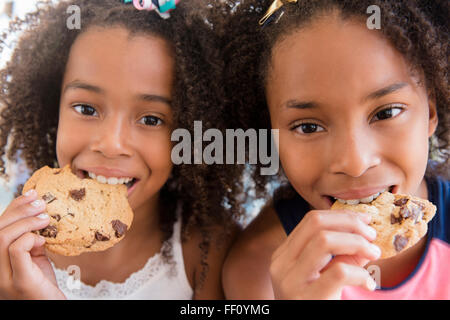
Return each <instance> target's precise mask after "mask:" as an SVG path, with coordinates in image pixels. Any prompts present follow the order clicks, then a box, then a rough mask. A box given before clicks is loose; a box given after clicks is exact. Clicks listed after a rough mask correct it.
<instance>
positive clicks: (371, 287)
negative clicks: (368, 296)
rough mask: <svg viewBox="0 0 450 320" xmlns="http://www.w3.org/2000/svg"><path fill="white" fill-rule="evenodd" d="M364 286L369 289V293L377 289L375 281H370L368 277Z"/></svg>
mask: <svg viewBox="0 0 450 320" xmlns="http://www.w3.org/2000/svg"><path fill="white" fill-rule="evenodd" d="M366 286H367V289H369V290H370V291H374V290H375V289H376V288H377V283H376V282H375V280H373V279H372V277H368V278H367V281H366Z"/></svg>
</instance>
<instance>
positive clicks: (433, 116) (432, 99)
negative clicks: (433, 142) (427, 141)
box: [428, 91, 438, 137]
mask: <svg viewBox="0 0 450 320" xmlns="http://www.w3.org/2000/svg"><path fill="white" fill-rule="evenodd" d="M428 106H429V119H428V137H431V136H432V135H433V134H434V132H435V131H436V128H437V125H438V114H437V107H436V96H435V94H434V91H432V92H430V94H429V95H428Z"/></svg>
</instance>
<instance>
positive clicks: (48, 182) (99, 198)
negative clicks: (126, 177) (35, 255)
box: [22, 165, 133, 256]
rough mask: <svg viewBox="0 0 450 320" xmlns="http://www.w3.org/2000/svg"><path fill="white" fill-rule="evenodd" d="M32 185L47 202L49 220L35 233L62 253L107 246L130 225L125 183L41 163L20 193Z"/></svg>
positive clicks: (116, 240) (54, 250) (75, 252)
mask: <svg viewBox="0 0 450 320" xmlns="http://www.w3.org/2000/svg"><path fill="white" fill-rule="evenodd" d="M30 189H35V190H36V191H37V193H38V195H39V197H41V198H42V199H43V200H44V201H45V202H46V203H47V209H46V212H47V213H48V215H49V216H50V224H49V225H48V226H47V227H46V228H44V229H42V230H39V231H38V233H39V234H40V235H42V236H44V237H45V238H46V244H45V246H46V248H47V249H48V250H49V251H51V252H54V253H57V254H61V255H65V256H76V255H79V254H81V253H83V252H92V251H103V250H106V249H108V248H110V247H112V246H113V245H115V244H116V243H117V242H119V241H120V240H121V239H123V237H124V235H125V232H126V231H127V230H128V229H129V228H130V226H131V222H132V220H133V211H132V210H131V207H130V205H129V203H128V199H127V187H126V186H125V185H123V184H121V185H109V184H103V183H100V182H98V181H96V180H93V179H89V178H86V179H80V178H79V177H77V176H76V175H75V174H73V173H72V170H71V169H70V166H69V165H67V166H65V167H64V168H63V169H60V168H58V169H52V168H50V167H47V166H45V167H43V168H41V169H39V170H37V171H36V172H35V173H34V174H33V175H32V176H31V177H30V179H29V180H28V181H27V182H26V183H25V185H24V187H23V191H22V193H25V192H27V191H28V190H30Z"/></svg>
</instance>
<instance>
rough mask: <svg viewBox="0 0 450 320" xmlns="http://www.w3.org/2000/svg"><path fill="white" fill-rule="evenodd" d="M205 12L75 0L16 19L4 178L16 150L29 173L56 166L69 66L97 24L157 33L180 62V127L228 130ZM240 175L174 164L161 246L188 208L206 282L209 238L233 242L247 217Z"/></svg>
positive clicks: (3, 90) (176, 105)
mask: <svg viewBox="0 0 450 320" xmlns="http://www.w3.org/2000/svg"><path fill="white" fill-rule="evenodd" d="M69 5H76V6H78V7H79V8H80V10H81V11H80V17H81V29H80V30H78V29H74V30H69V29H68V28H67V26H66V19H67V18H68V14H67V12H66V10H67V8H68V6H69ZM199 6H201V1H199V2H194V0H192V1H190V0H185V1H182V2H181V3H180V4H179V5H177V8H176V9H175V10H173V11H171V17H170V18H169V19H167V20H164V19H162V18H160V17H159V16H158V15H157V13H155V12H154V11H151V12H150V11H138V10H137V9H135V8H134V7H133V6H132V5H125V4H122V3H121V2H120V1H119V0H101V1H92V0H72V1H70V3H68V2H59V3H58V4H52V3H51V2H50V1H47V2H41V3H40V4H39V10H38V11H36V12H34V13H30V14H28V15H26V17H25V18H24V19H23V20H16V21H13V22H12V23H11V25H10V27H9V30H8V32H5V33H4V34H3V35H2V38H1V40H2V43H1V46H0V53H1V51H3V49H5V47H6V46H8V36H9V35H10V33H11V32H17V31H20V32H21V33H22V34H21V37H20V41H18V43H17V44H16V45H15V47H14V51H13V54H12V57H11V59H10V61H9V62H8V63H7V65H6V66H5V67H4V68H3V69H2V70H1V71H0V81H1V84H0V86H1V87H0V105H1V109H2V110H1V123H0V172H1V174H2V176H3V177H4V178H6V179H7V178H8V173H7V172H6V163H5V162H4V160H3V156H7V159H8V160H10V161H16V160H17V156H18V152H20V157H21V158H22V159H23V160H24V161H25V163H26V165H27V167H28V168H29V169H30V170H31V171H35V170H37V169H38V168H40V167H42V166H45V165H48V166H51V167H54V166H57V157H56V132H57V126H58V114H59V102H60V90H61V84H62V79H63V76H64V71H65V66H66V63H67V60H68V55H69V51H70V48H71V45H72V44H73V43H74V41H75V39H76V38H77V37H78V36H79V35H80V34H82V33H83V32H86V30H89V28H90V27H92V26H101V27H109V26H121V27H124V28H126V29H127V30H128V31H129V32H130V33H132V34H136V33H138V34H139V33H144V34H151V35H153V36H157V37H160V38H162V39H164V40H166V41H167V43H168V44H169V45H170V46H171V48H172V49H173V53H174V59H175V81H174V90H173V92H174V93H173V97H172V108H173V112H174V127H175V128H185V129H187V130H189V131H190V133H191V135H192V136H193V133H194V129H193V125H194V121H195V120H202V126H203V128H204V129H205V130H206V129H208V128H212V127H214V128H216V129H219V130H223V132H224V129H225V127H226V123H227V121H228V119H229V117H230V114H229V113H228V112H226V106H225V105H224V103H223V101H225V100H224V99H223V95H224V90H223V88H222V86H221V84H220V83H219V81H218V79H220V76H221V72H222V70H223V61H222V60H221V55H220V48H219V46H218V44H217V43H216V39H217V38H215V37H214V36H213V31H214V30H213V28H212V27H211V25H209V24H207V23H205V22H206V20H205V18H204V16H203V15H202V14H201V12H202V11H201V10H196V8H199ZM195 12H198V14H195ZM192 154H193V152H192ZM241 171H242V166H241V167H239V166H229V165H228V166H226V165H220V164H214V165H206V164H200V165H189V164H182V165H178V166H174V168H173V172H172V175H171V178H169V180H168V181H167V182H166V184H165V185H164V187H163V188H162V190H161V191H160V201H161V202H162V205H161V206H160V208H163V209H162V212H161V213H160V219H159V220H160V223H161V228H162V230H163V232H164V239H163V240H166V239H169V238H170V236H171V234H172V232H173V228H172V226H173V223H174V221H175V219H176V214H175V211H176V210H175V206H176V204H177V203H181V205H182V209H183V210H182V214H183V233H182V237H183V240H186V239H187V238H188V237H189V235H190V234H191V232H190V231H191V230H192V229H191V228H193V227H198V228H199V230H200V232H201V234H202V243H201V244H200V248H201V250H202V265H203V272H202V274H201V277H200V279H201V281H202V279H204V277H205V276H206V272H207V269H208V265H207V263H206V258H207V255H208V252H209V249H210V248H211V239H212V238H216V236H214V237H211V234H210V232H211V229H210V228H211V227H212V226H214V225H216V226H217V225H221V226H224V234H223V236H224V237H226V236H229V235H230V230H232V225H233V222H232V221H233V220H234V219H233V218H234V217H239V216H240V215H242V214H243V208H242V206H241V205H240V202H239V201H238V200H236V199H237V194H239V193H240V192H241V187H240V186H241V184H240V181H239V178H240V176H241ZM216 245H217V244H216ZM168 249H169V248H168ZM167 251H169V250H167ZM163 255H165V256H168V255H169V254H168V252H163ZM201 281H200V282H201Z"/></svg>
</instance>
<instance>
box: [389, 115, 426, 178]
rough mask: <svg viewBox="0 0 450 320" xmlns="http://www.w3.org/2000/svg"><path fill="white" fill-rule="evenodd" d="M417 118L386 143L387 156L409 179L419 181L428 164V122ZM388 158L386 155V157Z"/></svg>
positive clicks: (397, 131)
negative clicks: (387, 145)
mask: <svg viewBox="0 0 450 320" xmlns="http://www.w3.org/2000/svg"><path fill="white" fill-rule="evenodd" d="M423 119H425V118H421V117H417V118H416V119H415V120H414V121H411V122H409V123H408V126H403V127H401V128H398V130H396V133H395V135H392V136H394V137H395V139H390V141H386V144H390V146H389V147H386V148H385V149H386V150H389V151H387V154H391V155H390V157H392V158H393V159H395V160H394V161H395V162H396V163H397V164H398V165H399V166H400V167H401V168H402V170H403V171H404V172H405V175H407V176H409V178H410V179H413V180H418V181H421V179H422V177H423V175H424V173H425V170H426V166H427V162H428V150H429V147H428V122H427V121H426V120H423ZM387 156H388V155H387Z"/></svg>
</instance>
